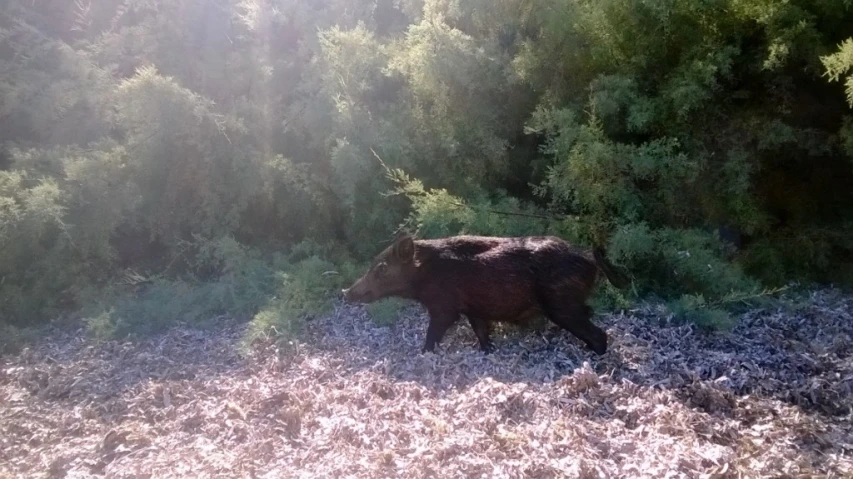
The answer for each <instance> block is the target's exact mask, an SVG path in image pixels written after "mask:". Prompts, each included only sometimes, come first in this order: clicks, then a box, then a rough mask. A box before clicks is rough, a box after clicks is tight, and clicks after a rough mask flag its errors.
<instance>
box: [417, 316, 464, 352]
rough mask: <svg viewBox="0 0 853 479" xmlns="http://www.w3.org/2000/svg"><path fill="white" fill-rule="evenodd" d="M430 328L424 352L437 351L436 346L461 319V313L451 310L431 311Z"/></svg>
mask: <svg viewBox="0 0 853 479" xmlns="http://www.w3.org/2000/svg"><path fill="white" fill-rule="evenodd" d="M428 312H429V326H428V327H427V333H426V341H425V342H424V347H423V350H422V352H432V351H435V345H436V344H438V343H440V342H441V340H442V338H444V333H446V332H447V329H448V328H450V326H452V325H453V323H455V322H456V321H457V320H458V319H459V311H454V310H451V309H430V310H428Z"/></svg>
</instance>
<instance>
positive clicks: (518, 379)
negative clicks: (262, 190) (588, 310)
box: [0, 291, 853, 479]
mask: <svg viewBox="0 0 853 479" xmlns="http://www.w3.org/2000/svg"><path fill="white" fill-rule="evenodd" d="M661 318H664V317H663V316H662V315H661V313H660V311H658V310H656V309H655V308H654V307H651V306H649V307H645V308H641V309H639V310H637V311H632V312H631V313H630V314H619V315H610V316H603V317H601V318H598V320H597V321H598V323H599V324H601V325H602V326H603V327H605V328H606V330H607V331H608V333H609V334H610V337H611V343H610V351H609V352H608V353H607V354H606V355H605V356H603V357H596V356H594V355H592V354H591V353H589V352H588V350H586V349H585V348H584V347H583V346H582V345H581V344H580V343H579V342H578V341H577V340H576V339H574V338H573V337H571V336H570V335H569V334H568V333H565V332H562V331H558V330H555V329H553V328H548V329H544V330H543V329H540V330H538V331H534V332H529V331H528V332H520V331H515V330H509V331H505V332H504V333H503V334H496V335H495V346H496V352H495V353H494V354H492V355H489V356H484V355H483V354H481V353H480V352H479V351H477V348H476V339H475V337H474V335H473V334H472V333H471V331H470V328H468V327H466V326H467V323H465V322H460V323H459V326H458V327H457V328H455V329H454V330H451V331H450V332H448V335H447V337H446V338H445V341H444V343H443V344H442V346H441V347H440V348H439V350H438V353H436V354H421V353H420V348H421V345H422V341H423V337H424V331H425V329H426V319H425V316H424V314H423V312H422V311H421V310H420V309H419V308H416V307H413V308H410V309H409V310H407V311H406V312H405V313H404V314H403V315H402V317H401V318H400V320H399V321H398V322H397V323H396V324H395V325H393V326H391V327H383V326H378V325H376V324H375V323H374V322H372V321H371V320H370V319H369V317H368V316H367V314H366V313H365V312H364V310H363V309H361V308H358V307H344V306H341V307H339V308H338V309H337V310H336V311H335V312H334V313H333V314H331V315H329V316H328V317H325V318H320V319H316V320H314V321H312V322H311V323H310V325H309V327H308V331H307V332H308V335H307V337H306V339H305V340H304V341H302V342H298V343H293V344H289V345H282V346H275V345H274V344H273V343H271V342H269V343H264V344H261V345H258V346H257V347H256V348H254V350H253V352H252V353H251V354H250V355H248V356H245V357H244V356H240V355H239V354H238V352H237V347H236V344H237V343H238V341H239V338H240V336H241V334H242V326H240V325H239V324H237V323H236V322H233V321H229V320H227V319H222V321H221V323H220V326H219V327H218V328H217V329H215V330H211V329H206V330H201V329H193V328H174V329H172V330H170V331H168V332H167V333H164V334H163V335H161V336H159V337H156V338H152V339H149V340H146V341H143V342H139V343H130V342H107V343H101V344H93V343H92V342H91V341H88V340H86V339H85V338H84V337H83V334H82V333H81V332H80V331H73V332H72V331H68V330H67V329H66V330H64V331H61V330H57V331H54V332H52V333H51V334H50V335H48V336H47V337H46V339H43V340H41V341H40V342H39V343H37V344H36V345H34V346H33V347H31V348H30V349H26V350H24V351H23V352H22V353H21V354H18V355H15V356H10V357H6V358H3V359H2V363H0V401H2V403H0V477H68V478H78V477H100V476H106V477H114V478H141V477H152V478H168V477H258V478H262V477H264V478H290V477H294V478H295V477H330V478H331V477H344V478H373V477H412V478H418V477H435V478H449V477H481V478H515V477H525V478H539V477H542V478H545V477H579V478H598V477H630V478H644V477H654V478H658V479H661V478H670V477H671V478H680V477H684V478H694V477H695V478H727V477H792V478H794V477H853V459H851V458H852V457H853V423H851V403H853V400H851V398H853V394H852V393H853V343H851V335H853V298H851V297H849V296H845V295H843V294H840V293H838V292H835V291H823V292H817V293H815V294H814V295H813V297H812V298H811V301H810V303H809V304H808V306H806V307H804V308H801V309H799V310H796V311H794V310H781V309H780V310H757V311H753V312H751V313H749V314H745V315H743V316H742V317H741V318H740V321H739V324H738V326H737V328H736V329H735V330H734V331H733V332H731V333H727V334H712V335H709V334H706V333H702V332H700V331H697V330H696V329H695V328H693V327H691V326H684V325H681V326H679V325H670V324H666V321H665V320H662V319H661ZM664 319H665V318H664Z"/></svg>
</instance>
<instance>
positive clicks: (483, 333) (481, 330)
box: [468, 316, 492, 354]
mask: <svg viewBox="0 0 853 479" xmlns="http://www.w3.org/2000/svg"><path fill="white" fill-rule="evenodd" d="M468 322H469V323H471V329H473V330H474V334H475V335H477V341H479V343H480V351H483V352H484V353H485V354H489V353H491V352H492V342H491V341H490V340H489V325H488V323H486V321H484V320H483V319H482V318H477V317H473V316H468Z"/></svg>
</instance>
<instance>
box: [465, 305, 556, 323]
mask: <svg viewBox="0 0 853 479" xmlns="http://www.w3.org/2000/svg"><path fill="white" fill-rule="evenodd" d="M463 313H464V314H465V315H467V316H473V317H477V318H480V319H483V320H486V321H489V322H500V323H515V324H525V323H528V322H530V321H531V320H533V319H535V318H536V317H537V316H539V315H541V314H542V310H541V308H540V307H539V305H538V304H535V303H533V302H511V301H510V302H508V301H494V302H491V303H484V304H473V305H469V307H467V308H465V311H463Z"/></svg>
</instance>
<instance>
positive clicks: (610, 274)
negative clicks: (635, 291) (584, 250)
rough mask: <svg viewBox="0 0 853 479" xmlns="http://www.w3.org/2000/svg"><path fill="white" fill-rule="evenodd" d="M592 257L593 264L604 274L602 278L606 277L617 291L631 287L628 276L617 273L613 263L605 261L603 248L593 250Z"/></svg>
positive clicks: (605, 254) (605, 255)
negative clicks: (593, 258)
mask: <svg viewBox="0 0 853 479" xmlns="http://www.w3.org/2000/svg"><path fill="white" fill-rule="evenodd" d="M592 255H593V257H595V263H596V264H597V265H598V268H599V269H600V270H601V271H602V272H604V276H606V277H607V280H608V281H610V284H612V285H613V286H616V287H617V288H619V289H625V288H627V287H628V286H630V285H631V280H630V279H629V278H628V276H627V275H625V274H624V273H622V272H621V271H619V270H618V269H617V268H616V266H614V265H613V263H611V262H610V261H608V260H607V253H605V252H604V248H601V247H596V248H593V250H592Z"/></svg>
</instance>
